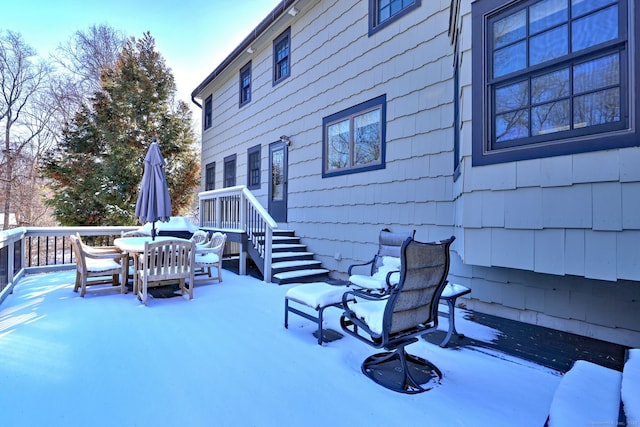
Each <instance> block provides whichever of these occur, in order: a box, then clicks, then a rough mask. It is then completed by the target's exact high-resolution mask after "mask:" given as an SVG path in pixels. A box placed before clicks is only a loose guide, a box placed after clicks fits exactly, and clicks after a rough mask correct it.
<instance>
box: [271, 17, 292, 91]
mask: <svg viewBox="0 0 640 427" xmlns="http://www.w3.org/2000/svg"><path fill="white" fill-rule="evenodd" d="M290 42H291V28H287V29H286V30H285V31H284V33H282V34H280V35H279V36H278V38H277V39H275V40H274V42H273V84H274V85H276V84H278V83H280V82H281V81H282V80H284V79H286V78H287V77H289V75H290V74H291V52H290V50H291V49H290V47H291V43H290Z"/></svg>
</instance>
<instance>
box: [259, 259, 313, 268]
mask: <svg viewBox="0 0 640 427" xmlns="http://www.w3.org/2000/svg"><path fill="white" fill-rule="evenodd" d="M312 264H318V265H320V264H322V262H320V261H318V260H317V259H301V260H295V261H280V262H274V263H272V264H271V268H286V267H297V266H300V265H312Z"/></svg>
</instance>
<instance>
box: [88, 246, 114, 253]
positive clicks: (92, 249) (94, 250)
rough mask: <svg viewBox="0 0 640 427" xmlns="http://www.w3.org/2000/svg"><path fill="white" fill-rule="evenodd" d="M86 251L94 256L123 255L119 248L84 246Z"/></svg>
mask: <svg viewBox="0 0 640 427" xmlns="http://www.w3.org/2000/svg"><path fill="white" fill-rule="evenodd" d="M84 251H85V252H87V253H94V254H116V253H117V254H122V251H121V250H120V249H118V247H117V246H86V245H85V246H84Z"/></svg>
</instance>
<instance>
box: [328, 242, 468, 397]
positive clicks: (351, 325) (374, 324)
mask: <svg viewBox="0 0 640 427" xmlns="http://www.w3.org/2000/svg"><path fill="white" fill-rule="evenodd" d="M454 240H455V237H451V238H450V239H448V240H445V241H442V242H438V243H422V242H418V241H415V240H413V239H412V238H408V239H407V240H406V241H405V242H404V243H403V244H402V247H401V253H400V255H401V264H400V280H399V282H398V284H397V285H395V286H394V287H393V288H392V289H391V291H390V292H389V293H388V294H387V295H376V294H371V293H370V292H365V291H362V290H357V289H353V290H350V291H348V292H346V293H345V294H344V295H343V306H344V307H345V311H344V313H343V314H342V316H341V317H340V325H341V326H342V329H343V330H344V331H345V332H346V333H347V334H349V335H352V336H354V337H356V338H358V339H359V340H361V341H363V342H365V343H367V344H369V345H371V346H372V347H375V348H384V349H385V350H387V351H386V352H384V353H379V354H375V355H373V356H370V357H368V358H367V359H366V360H365V361H364V362H363V364H362V372H363V373H364V374H365V375H366V376H368V377H369V378H371V379H372V380H373V381H375V382H376V383H378V384H380V385H382V386H383V387H386V388H389V389H391V390H394V391H398V392H402V393H420V392H423V391H427V390H429V389H430V388H431V387H428V386H427V387H425V385H426V384H430V383H432V382H433V381H437V382H439V381H440V379H441V378H442V373H441V372H440V370H439V369H438V368H437V367H436V366H435V365H433V364H432V363H430V362H428V361H427V360H425V359H423V358H421V357H418V356H414V355H411V354H408V353H407V352H406V350H405V347H406V346H407V345H409V344H412V343H414V342H417V341H418V337H419V336H421V335H424V334H427V333H430V332H433V331H435V330H436V329H437V328H438V299H439V298H440V294H441V293H442V291H443V289H444V288H445V286H446V285H447V275H448V273H449V247H450V246H451V243H452V242H453V241H454ZM352 298H355V302H352V301H351V299H352Z"/></svg>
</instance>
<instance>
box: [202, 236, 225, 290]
mask: <svg viewBox="0 0 640 427" xmlns="http://www.w3.org/2000/svg"><path fill="white" fill-rule="evenodd" d="M226 242H227V235H226V234H224V233H220V232H216V233H213V234H212V235H211V239H209V241H208V242H207V243H206V244H205V245H198V246H197V247H196V257H195V261H194V262H195V266H196V267H199V268H202V269H203V271H204V270H206V273H207V275H208V276H209V277H211V268H212V267H214V268H216V269H217V270H218V282H222V256H223V254H224V245H225V243H226Z"/></svg>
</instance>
